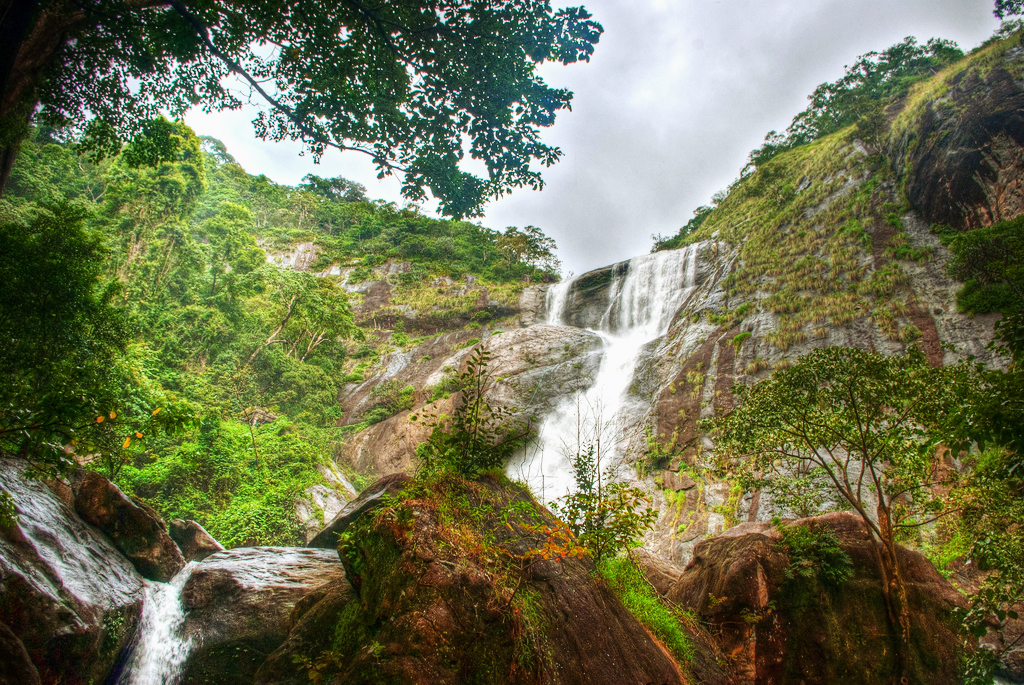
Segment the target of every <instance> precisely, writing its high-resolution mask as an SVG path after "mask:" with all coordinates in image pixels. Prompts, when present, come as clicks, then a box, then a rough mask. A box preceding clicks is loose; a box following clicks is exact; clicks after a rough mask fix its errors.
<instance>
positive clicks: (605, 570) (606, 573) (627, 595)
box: [597, 556, 694, 666]
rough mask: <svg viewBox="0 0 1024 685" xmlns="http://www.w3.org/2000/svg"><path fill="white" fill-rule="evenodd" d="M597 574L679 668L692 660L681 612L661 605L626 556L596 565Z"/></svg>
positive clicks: (690, 646)
mask: <svg viewBox="0 0 1024 685" xmlns="http://www.w3.org/2000/svg"><path fill="white" fill-rule="evenodd" d="M597 572H598V573H599V574H600V576H601V577H602V578H604V580H605V582H606V583H608V586H609V587H610V588H611V589H612V590H613V591H614V592H615V594H616V595H617V596H618V597H619V600H620V601H621V602H622V604H623V606H625V607H626V608H627V609H628V610H629V613H631V614H633V616H634V617H635V618H636V620H638V621H640V623H642V624H643V625H644V626H646V627H647V629H648V630H650V631H651V632H652V633H653V634H654V636H655V637H657V638H658V639H659V640H661V642H662V643H663V644H664V645H665V646H666V647H667V648H668V650H669V651H670V652H671V653H672V656H674V657H675V658H676V660H677V661H678V662H679V664H680V665H683V666H685V665H687V664H689V663H690V662H691V661H692V660H693V656H694V649H693V645H692V644H691V643H690V639H689V637H688V636H687V634H686V632H685V631H684V630H683V629H682V627H681V626H680V622H681V621H684V620H687V619H688V617H687V616H686V615H685V614H684V613H683V612H682V611H681V610H680V609H678V608H669V607H668V606H667V605H666V604H665V603H663V602H662V601H661V599H660V598H659V597H658V594H657V592H655V590H654V588H653V587H651V584H650V583H649V582H647V579H646V578H644V576H643V574H642V573H641V572H640V569H638V568H637V567H636V564H634V563H633V561H632V560H631V559H630V558H629V557H628V556H620V557H614V558H605V559H602V560H601V561H599V562H598V564H597Z"/></svg>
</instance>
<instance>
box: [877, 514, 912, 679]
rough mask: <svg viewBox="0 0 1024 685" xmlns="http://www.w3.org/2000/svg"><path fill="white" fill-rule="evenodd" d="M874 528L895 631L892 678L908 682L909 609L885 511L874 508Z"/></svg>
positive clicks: (909, 657)
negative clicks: (877, 533) (877, 537)
mask: <svg viewBox="0 0 1024 685" xmlns="http://www.w3.org/2000/svg"><path fill="white" fill-rule="evenodd" d="M877 513H878V527H879V531H880V532H881V538H882V539H881V541H880V544H879V546H878V548H877V549H878V560H879V567H880V570H881V572H882V594H883V595H884V597H885V602H886V605H887V608H888V611H889V620H890V621H891V622H892V626H893V629H894V630H895V631H896V633H897V636H898V641H897V644H896V674H897V677H898V678H899V680H898V681H897V682H899V683H907V682H909V676H910V672H911V668H912V666H913V663H912V659H911V653H910V606H909V603H908V602H907V586H906V584H905V583H904V582H903V573H902V572H901V571H900V563H899V557H897V556H896V540H895V531H893V528H892V521H891V520H890V517H889V509H888V507H886V506H885V505H884V504H882V503H881V502H880V503H879V504H878V508H877Z"/></svg>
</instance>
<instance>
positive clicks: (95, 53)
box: [0, 0, 603, 216]
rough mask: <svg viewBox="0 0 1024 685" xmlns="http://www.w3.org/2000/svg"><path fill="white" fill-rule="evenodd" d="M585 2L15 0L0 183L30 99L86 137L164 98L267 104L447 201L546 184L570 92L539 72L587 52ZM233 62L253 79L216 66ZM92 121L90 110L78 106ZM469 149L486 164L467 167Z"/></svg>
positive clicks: (134, 127)
mask: <svg viewBox="0 0 1024 685" xmlns="http://www.w3.org/2000/svg"><path fill="white" fill-rule="evenodd" d="M602 30H603V29H602V28H601V26H600V24H598V23H596V22H594V21H592V20H591V19H590V15H589V14H588V13H587V12H586V11H585V10H584V9H583V8H582V7H575V8H565V9H559V10H553V9H552V7H551V4H550V2H548V1H547V0H517V1H515V2H512V1H509V0H341V1H340V2H315V1H314V0H261V1H260V2H245V1H243V0H170V1H167V0H13V1H12V2H11V3H10V6H9V7H8V9H7V11H6V14H5V15H4V16H3V19H2V20H0V35H2V37H3V38H4V40H3V41H0V147H2V153H3V159H2V167H0V169H2V177H0V181H3V182H6V178H7V174H8V172H9V170H10V165H11V162H12V161H13V158H14V155H15V154H16V152H17V146H18V143H19V142H20V140H21V138H22V137H23V136H24V132H25V127H26V125H27V122H28V121H29V119H30V117H31V116H32V113H33V111H35V112H36V115H35V116H36V117H37V118H38V120H39V121H42V122H45V123H49V124H54V125H61V126H71V127H72V128H73V129H77V130H79V131H80V132H84V133H85V134H86V140H87V142H88V145H89V146H90V147H91V148H92V149H95V150H99V151H105V150H111V149H114V148H116V147H117V146H118V145H119V142H120V141H122V140H128V139H131V138H133V137H134V136H135V135H136V134H137V133H138V132H139V131H140V130H141V129H142V126H143V124H144V122H146V121H148V120H151V119H153V118H154V117H156V116H158V115H159V114H160V113H161V112H166V113H168V114H170V115H171V116H172V117H174V116H179V115H181V114H183V113H184V112H185V111H186V110H187V109H189V108H190V107H192V106H194V105H201V106H203V107H204V108H205V109H207V110H214V109H225V108H229V109H230V108H237V107H239V106H240V105H241V104H242V102H243V100H245V99H251V100H252V101H254V102H261V103H262V104H263V105H265V107H264V108H263V109H262V111H261V112H260V114H259V116H258V117H257V119H256V120H255V121H254V124H255V127H256V133H257V134H258V135H259V136H260V137H262V138H266V139H270V140H284V139H292V140H301V141H302V142H303V143H304V144H305V146H306V148H307V150H308V151H309V152H311V153H312V154H313V156H314V158H319V157H320V155H322V154H323V153H324V151H325V150H326V149H327V148H328V147H334V148H338V149H341V150H356V151H360V152H363V153H366V154H368V155H370V156H371V157H372V158H373V161H374V163H375V164H376V166H377V168H378V170H379V172H380V174H381V175H382V176H383V175H386V174H390V173H399V174H401V176H402V179H403V184H404V185H403V192H404V193H405V195H406V197H408V198H410V199H412V200H420V199H423V198H424V197H425V189H427V188H429V189H430V191H431V193H432V194H433V195H434V196H435V197H437V198H438V199H439V200H440V202H441V207H442V210H443V211H444V212H445V213H447V214H450V215H455V216H465V215H477V214H479V213H480V212H481V211H482V205H483V202H484V201H485V200H486V199H487V198H489V197H496V196H499V195H502V194H504V193H505V192H507V191H509V190H510V189H511V188H514V187H520V186H524V185H527V186H531V187H534V188H540V187H541V186H542V180H541V177H540V174H539V172H538V171H537V170H536V169H532V168H531V163H532V162H539V163H540V164H541V165H544V166H549V165H551V164H553V163H554V162H555V161H556V160H557V159H558V158H559V156H560V155H561V151H560V150H558V148H554V147H551V146H548V145H546V144H544V143H542V142H541V141H540V136H539V132H540V127H544V126H550V125H551V124H552V123H553V122H554V119H555V114H556V112H558V111H559V110H561V109H567V108H569V104H570V100H571V98H572V93H571V92H569V91H567V90H565V89H557V88H550V87H548V86H547V85H546V84H545V83H544V81H543V80H542V79H541V78H540V77H539V76H538V74H537V66H538V65H539V64H541V63H543V62H547V61H558V62H561V63H562V64H571V63H573V62H577V61H580V60H589V58H590V55H591V54H592V52H593V49H594V45H595V44H596V43H597V41H598V39H599V38H600V34H601V32H602ZM232 74H233V75H235V76H237V77H238V78H239V79H240V80H241V81H242V82H244V83H245V84H246V87H247V92H243V93H236V92H232V91H231V90H229V89H228V88H227V87H226V86H225V83H224V80H225V77H228V76H230V75H232ZM87 122H88V123H87ZM467 151H468V153H469V154H470V156H471V157H473V158H474V159H478V160H481V161H482V162H483V163H484V164H485V165H486V167H487V177H486V178H481V177H478V176H475V175H473V174H471V173H468V172H465V171H463V170H461V169H460V168H459V162H460V161H461V160H462V158H463V157H464V154H465V153H466V152H467Z"/></svg>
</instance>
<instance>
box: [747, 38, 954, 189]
mask: <svg viewBox="0 0 1024 685" xmlns="http://www.w3.org/2000/svg"><path fill="white" fill-rule="evenodd" d="M961 57H963V52H962V51H961V50H960V49H958V48H957V47H956V43H954V42H952V41H948V40H942V39H938V38H932V39H930V40H929V41H928V42H927V43H926V44H925V45H919V44H918V42H917V39H916V38H914V37H913V36H908V37H907V38H905V39H904V40H903V42H901V43H897V44H896V45H893V46H892V47H890V48H888V49H886V50H883V51H882V52H880V53H879V52H869V53H867V54H864V55H861V56H860V57H858V58H857V61H856V62H854V63H853V65H852V66H848V67H846V74H844V75H843V77H842V78H841V79H839V80H838V81H834V82H832V83H823V84H821V85H820V86H818V87H817V88H815V90H814V92H813V93H812V94H811V95H810V96H808V100H810V102H811V104H810V105H809V106H808V107H807V109H805V110H804V111H803V112H801V113H800V114H798V115H796V117H795V118H794V119H793V122H792V123H791V124H790V125H789V128H787V129H786V132H785V133H784V134H779V133H777V132H775V131H771V132H770V133H769V134H768V135H767V136H766V137H765V142H764V144H763V145H762V146H761V147H759V148H757V149H756V150H754V151H753V152H751V153H750V160H749V162H748V164H747V168H746V169H745V170H744V174H749V173H750V172H751V171H752V170H753V169H755V168H760V167H762V166H763V165H764V164H765V163H766V162H767V161H768V160H770V159H772V158H773V157H775V156H776V155H778V154H780V153H782V152H785V151H787V150H791V149H793V148H795V147H798V146H800V145H806V144H807V143H810V142H812V141H814V140H817V139H818V138H821V137H822V136H826V135H829V134H831V133H835V132H836V131H839V130H841V129H844V128H846V127H847V126H850V125H851V124H855V123H856V124H857V125H858V133H860V134H861V136H862V137H864V138H865V139H866V140H868V142H873V143H874V142H877V141H878V136H879V135H880V133H881V131H882V128H883V126H884V114H883V110H884V108H885V106H886V105H887V104H889V103H891V102H893V101H895V100H897V99H899V98H900V97H902V96H904V95H906V93H907V91H908V90H909V89H910V86H911V85H913V84H914V83H916V82H918V81H921V80H923V79H926V78H928V77H930V76H932V75H934V74H935V73H936V72H938V71H939V70H940V69H942V68H943V67H944V66H946V65H947V64H950V63H952V62H954V61H956V60H958V59H960V58H961Z"/></svg>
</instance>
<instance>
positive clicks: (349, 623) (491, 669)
mask: <svg viewBox="0 0 1024 685" xmlns="http://www.w3.org/2000/svg"><path fill="white" fill-rule="evenodd" d="M376 489H377V488H376V487H374V486H372V487H371V488H367V491H370V490H376ZM453 503H454V504H453ZM446 507H449V508H450V507H457V508H458V509H457V510H451V509H448V510H447V513H445V510H446ZM524 507H525V508H526V510H527V511H530V512H531V513H530V514H529V515H526V514H520V513H517V512H522V511H523V510H524ZM463 508H464V509H463ZM389 512H391V513H390V515H387V516H381V517H374V516H364V517H362V518H360V519H359V520H357V521H356V522H355V523H354V525H353V528H352V529H351V530H352V532H353V537H352V539H351V547H350V548H349V551H348V552H347V553H346V554H345V556H344V557H343V561H344V563H345V564H346V567H347V568H348V571H349V573H348V577H349V579H350V580H351V582H352V584H353V587H354V589H355V592H356V593H357V595H358V601H354V602H351V603H348V604H344V603H343V602H342V601H341V600H336V601H334V602H333V603H332V604H329V605H325V606H323V607H322V611H323V614H322V616H323V618H322V621H323V625H322V627H321V628H320V630H319V631H313V632H312V633H311V635H310V637H309V638H308V639H307V640H302V639H296V640H294V641H291V642H290V644H289V646H288V648H287V649H286V650H283V651H281V652H279V653H277V654H275V655H273V657H272V659H271V661H272V662H273V663H274V664H285V665H286V664H288V663H289V662H291V663H295V662H296V661H305V662H306V663H309V664H321V665H322V666H323V670H322V671H321V675H322V676H323V678H324V682H325V683H332V684H338V685H340V684H341V683H345V684H349V685H352V684H357V683H367V684H369V683H408V684H411V685H419V684H422V685H426V684H428V683H430V684H434V683H452V684H454V683H495V684H497V683H552V684H557V683H565V684H569V683H572V684H574V685H575V684H579V685H584V684H587V685H612V684H614V685H620V684H622V683H657V684H659V685H670V684H676V683H683V682H686V681H685V678H684V676H683V675H682V673H681V672H680V671H679V668H678V666H677V665H676V664H675V662H674V661H673V660H672V658H670V657H669V656H668V655H667V654H666V653H665V652H664V651H663V649H664V648H663V647H661V646H660V645H658V644H657V643H656V642H655V641H654V640H653V639H652V638H651V637H650V636H649V634H648V633H647V632H646V630H645V629H644V628H643V626H642V625H641V624H640V623H638V622H637V620H636V619H635V618H634V617H633V616H632V615H631V614H630V613H629V612H628V611H627V610H626V609H625V607H623V606H622V604H621V602H620V601H619V600H618V598H617V597H616V596H615V595H614V594H613V593H612V591H611V590H610V589H609V588H608V586H607V585H606V584H605V582H604V581H603V580H602V579H601V578H600V577H599V576H597V575H596V574H595V572H594V566H593V564H592V562H591V561H590V560H589V558H565V559H550V560H543V559H540V558H537V560H536V562H535V563H532V562H524V564H523V565H522V566H521V567H520V566H518V565H517V566H516V568H517V569H520V570H519V571H515V570H513V571H511V573H513V574H518V573H521V576H520V577H519V579H518V580H517V578H516V575H512V576H509V577H508V578H505V577H504V576H503V574H504V573H506V572H509V571H503V570H501V567H499V566H494V565H490V564H488V563H487V562H486V561H485V560H484V558H487V557H488V556H493V555H498V554H499V552H498V549H499V548H500V549H504V550H506V552H505V554H508V555H512V557H513V558H515V559H523V560H528V559H533V558H534V556H531V553H530V550H534V551H537V546H538V545H539V544H542V543H541V541H540V540H538V536H537V534H536V532H535V528H534V527H533V526H535V525H538V524H539V523H544V524H548V525H550V524H551V523H552V522H553V519H552V517H551V515H550V514H549V513H548V512H547V511H546V510H545V509H542V508H539V507H538V506H537V505H536V504H535V503H534V502H533V501H532V499H531V498H530V495H529V494H528V493H527V492H526V491H525V490H524V489H523V488H521V487H519V486H515V485H511V484H510V483H509V481H507V479H504V478H493V477H484V478H482V479H480V480H478V481H470V482H465V481H461V480H458V479H454V478H452V479H443V480H440V481H438V482H431V483H430V484H429V485H427V486H425V487H424V488H423V489H421V490H417V491H415V492H414V493H410V494H409V498H408V499H406V500H404V501H402V502H401V503H398V502H395V503H394V504H393V505H392V506H391V508H389ZM470 512H477V514H478V515H477V516H475V517H474V516H471V515H470ZM520 516H524V517H525V518H520ZM535 516H537V517H539V519H540V520H539V521H538V520H537V519H535V518H534V517H535ZM453 519H454V520H453ZM485 534H486V535H488V536H489V539H490V542H488V543H486V545H488V546H490V547H491V550H492V551H490V552H487V551H486V550H482V549H481V543H480V542H479V541H480V540H481V539H482V536H484V535H485ZM513 587H515V588H517V590H515V591H513V589H512V588H513ZM527 596H528V597H530V600H529V602H528V603H524V604H522V605H521V604H520V601H519V600H516V601H515V602H513V599H515V598H516V597H519V598H520V599H521V598H523V597H527ZM325 601H326V600H325ZM524 601H525V600H524ZM520 606H528V607H530V612H531V615H530V617H529V618H528V619H526V618H522V616H521V610H520V609H519V607H520ZM311 611H313V610H311ZM312 620H313V619H312V618H311V619H310V621H312ZM300 625H301V621H300ZM528 631H533V632H528ZM324 632H331V633H333V635H335V636H336V638H335V641H334V642H333V643H331V646H330V649H327V648H326V646H325V645H326V641H325V639H324V635H323V634H322V633H324ZM293 634H294V633H293ZM517 655H518V656H517ZM266 668H267V670H266V671H264V672H261V673H265V674H266V675H267V679H266V680H260V681H259V682H265V683H271V682H277V681H276V680H273V679H271V678H270V677H269V676H270V674H271V673H270V671H271V666H270V665H269V664H268V666H267V667H266ZM275 668H276V667H275ZM275 673H280V671H275ZM289 677H290V676H289ZM283 682H295V681H293V680H284V681H283Z"/></svg>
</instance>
